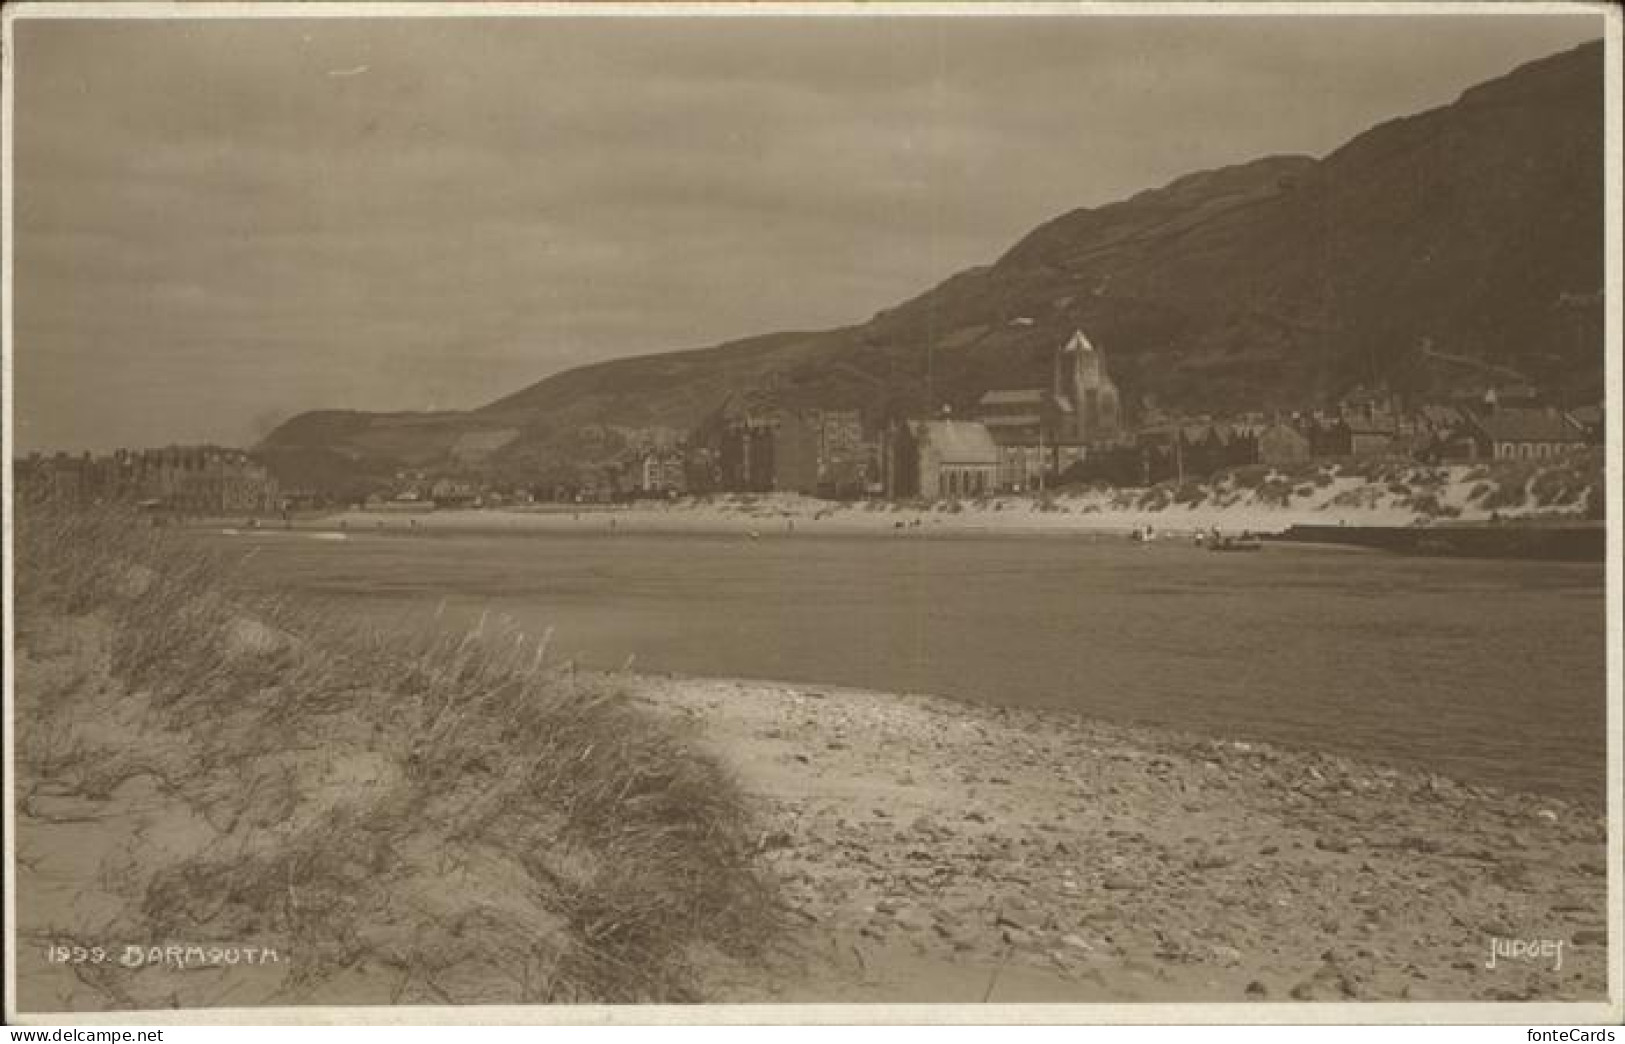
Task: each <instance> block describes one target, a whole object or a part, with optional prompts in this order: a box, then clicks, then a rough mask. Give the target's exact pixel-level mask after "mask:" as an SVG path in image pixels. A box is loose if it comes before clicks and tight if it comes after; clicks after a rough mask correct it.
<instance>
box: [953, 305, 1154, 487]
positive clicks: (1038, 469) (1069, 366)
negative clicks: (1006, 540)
mask: <svg viewBox="0 0 1625 1044" xmlns="http://www.w3.org/2000/svg"><path fill="white" fill-rule="evenodd" d="M976 413H977V419H978V420H979V421H981V422H982V424H984V425H986V427H987V429H988V431H989V432H990V433H991V435H992V437H993V441H994V443H995V444H996V445H997V446H998V451H999V468H998V485H999V487H1000V488H1002V489H1011V490H1024V489H1030V488H1033V487H1035V486H1037V485H1038V484H1039V483H1040V481H1041V477H1042V476H1043V475H1044V474H1060V473H1061V472H1064V471H1065V470H1066V469H1067V468H1069V467H1070V466H1072V465H1073V464H1075V463H1077V462H1078V461H1081V460H1082V459H1083V458H1084V456H1085V454H1086V453H1087V450H1088V447H1089V446H1090V445H1091V444H1096V443H1102V442H1111V441H1113V440H1115V439H1116V438H1117V437H1118V436H1119V435H1120V434H1121V433H1122V428H1123V425H1122V411H1121V406H1120V403H1119V400H1118V393H1117V385H1116V384H1115V383H1114V382H1113V381H1112V379H1111V377H1110V375H1109V374H1108V373H1107V372H1106V356H1105V353H1103V352H1102V351H1101V350H1100V349H1099V348H1097V347H1095V345H1094V344H1093V343H1091V342H1090V340H1089V338H1088V337H1086V336H1085V335H1084V333H1083V331H1082V330H1076V331H1074V332H1073V334H1072V337H1071V339H1070V340H1068V341H1067V342H1066V343H1065V344H1064V345H1062V346H1061V347H1059V348H1058V349H1056V352H1055V364H1054V372H1053V376H1052V378H1051V381H1050V387H1049V388H1048V389H1043V388H1021V389H1013V390H995V391H990V392H988V393H986V394H985V395H983V396H982V398H981V399H980V400H979V401H978V402H977V406H976Z"/></svg>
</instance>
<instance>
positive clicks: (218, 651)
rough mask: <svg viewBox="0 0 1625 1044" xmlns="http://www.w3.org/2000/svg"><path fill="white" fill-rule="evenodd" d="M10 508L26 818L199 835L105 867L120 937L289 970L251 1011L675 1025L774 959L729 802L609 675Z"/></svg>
mask: <svg viewBox="0 0 1625 1044" xmlns="http://www.w3.org/2000/svg"><path fill="white" fill-rule="evenodd" d="M18 509H19V510H18V515H17V519H16V528H15V554H16V566H17V568H16V584H17V587H16V590H17V606H18V625H19V626H18V644H19V648H20V649H21V650H22V651H23V653H24V654H25V655H26V657H27V660H28V669H26V670H22V671H20V672H19V676H18V677H19V681H18V692H17V719H18V720H17V725H18V728H19V744H18V749H19V759H18V761H19V764H18V780H19V788H18V789H19V794H20V795H21V801H20V804H21V806H22V810H23V811H24V813H25V814H26V813H27V812H28V811H29V800H30V796H31V795H37V794H40V793H50V794H54V795H64V794H65V795H72V796H73V797H75V798H76V799H82V800H85V801H92V802H98V801H99V802H109V803H111V804H112V806H113V807H114V808H116V807H117V802H118V801H119V795H120V794H121V793H124V792H125V790H124V788H126V787H127V786H129V785H132V783H133V781H137V780H146V781H147V782H149V783H150V784H151V785H153V786H156V787H157V788H158V790H159V792H160V793H161V794H162V795H163V801H165V802H166V803H169V804H172V805H173V806H174V807H175V808H176V809H177V810H181V809H184V810H185V813H186V814H187V815H189V816H193V817H195V819H196V821H197V822H198V823H199V824H200V825H199V826H198V827H197V828H196V829H195V830H194V831H192V834H191V835H189V838H188V843H186V844H183V845H180V846H175V845H171V846H170V848H169V849H166V850H164V851H163V852H162V854H161V856H160V855H155V854H154V850H144V855H143V856H142V858H140V859H134V860H132V861H131V865H124V866H120V867H117V868H113V869H111V870H110V869H109V868H108V867H103V868H101V869H100V871H99V872H100V873H101V875H102V876H103V877H104V878H106V879H107V880H109V881H112V882H113V884H112V885H111V886H110V887H113V888H115V889H116V890H117V891H118V892H119V894H120V895H121V896H122V898H123V899H124V904H123V907H122V912H121V913H120V914H119V924H118V925H117V931H118V933H119V934H120V935H121V937H127V938H151V939H164V938H175V937H186V938H205V939H216V940H221V941H231V940H242V939H250V938H251V939H258V940H272V941H274V943H275V944H276V945H277V946H278V947H279V949H282V950H283V951H284V952H287V953H290V954H297V960H296V961H291V962H290V963H289V968H288V970H287V973H286V975H285V977H284V978H283V979H281V980H279V982H278V985H277V988H276V991H275V992H274V994H273V995H269V996H266V997H264V998H263V999H262V1000H263V1002H265V1003H300V1002H318V1003H335V1002H350V1003H380V1002H390V1001H395V1002H417V1003H425V1002H427V1003H530V1002H645V1001H668V1002H669V1001H693V1000H701V999H703V982H704V976H703V970H704V967H705V966H706V964H707V963H708V962H711V961H732V960H749V959H752V958H753V957H755V956H757V955H759V954H761V953H763V952H765V950H766V949H767V948H769V947H770V946H771V945H772V944H773V940H774V939H775V936H776V929H777V927H778V926H779V919H778V911H779V909H780V907H779V903H778V901H777V898H776V891H775V887H774V885H773V882H772V881H771V880H770V879H769V878H768V877H766V876H764V875H763V874H761V873H760V872H759V871H758V869H757V866H756V860H755V851H754V846H753V843H752V842H753V839H754V837H755V832H754V831H753V828H752V826H751V822H750V816H749V813H748V809H747V805H746V802H745V800H744V798H743V796H742V794H741V793H740V791H739V790H738V788H737V786H736V785H735V783H734V781H733V780H732V779H731V777H730V776H729V775H728V774H727V773H726V772H725V771H724V770H723V769H722V768H721V767H720V766H719V764H718V763H717V762H716V761H715V760H714V759H713V758H712V757H711V756H709V755H708V754H707V753H706V752H704V751H703V750H702V748H701V747H700V746H699V744H698V737H697V736H695V735H693V734H691V733H690V732H689V731H688V730H687V727H685V726H683V725H681V724H680V723H678V722H676V721H674V720H672V719H670V718H669V717H666V716H660V715H657V714H656V713H655V712H654V711H652V710H650V709H647V708H645V707H644V706H642V705H640V704H638V703H636V702H635V701H634V700H633V699H631V698H630V696H629V694H628V692H627V691H625V690H626V686H627V684H628V679H625V678H617V677H609V676H589V675H584V674H579V675H578V674H577V673H576V672H575V671H573V670H572V669H570V668H569V667H568V666H565V665H558V664H555V663H554V662H553V661H552V660H551V659H550V658H549V656H548V648H547V646H548V636H547V635H529V634H524V633H520V632H518V631H516V630H514V629H512V628H511V627H508V626H505V625H501V624H499V623H497V622H494V621H482V622H481V624H480V625H479V626H478V627H476V628H475V629H473V630H472V631H470V632H468V633H462V634H448V633H445V632H444V631H443V630H441V629H439V628H437V627H435V626H433V624H432V623H431V624H425V625H424V626H423V627H422V628H421V629H420V630H414V631H411V632H409V633H403V632H400V631H396V632H382V631H376V630H367V629H364V628H361V627H359V626H357V625H354V624H352V623H350V622H349V621H347V620H346V619H345V617H344V615H343V614H342V613H341V612H339V611H337V610H336V609H334V608H332V607H328V606H323V605H319V604H312V603H309V602H301V601H297V600H294V599H290V598H288V597H284V596H282V595H279V594H277V593H275V592H268V591H265V590H261V589H254V588H251V587H249V586H248V585H246V584H243V583H240V582H239V581H238V579H237V572H238V571H237V570H236V568H235V566H236V560H235V559H233V558H232V557H230V556H227V555H225V554H222V553H206V552H204V551H202V550H201V549H200V548H199V546H198V544H197V542H196V541H194V540H191V539H188V537H187V536H186V535H185V534H183V533H175V532H170V531H165V530H162V529H155V528H153V527H151V526H150V525H148V524H147V523H146V522H145V520H143V519H141V518H139V517H136V516H133V515H130V514H127V513H125V512H122V511H119V510H64V509H62V508H60V507H57V506H54V505H51V504H48V503H27V502H22V501H19V503H18ZM109 723H117V727H109ZM24 822H25V824H26V822H27V820H26V819H25V820H24ZM21 886H22V888H23V891H24V895H25V897H26V887H27V883H26V881H25V882H21ZM99 974H100V975H101V978H102V979H103V980H105V981H104V982H102V983H101V985H103V986H104V987H105V989H104V992H105V993H106V995H107V997H108V998H109V1003H110V1005H112V1006H118V1005H121V1004H130V1003H142V1002H143V1000H144V998H143V996H142V994H141V993H140V992H139V989H138V987H141V986H142V985H143V983H145V982H146V981H147V980H144V979H140V978H138V977H135V976H126V977H124V978H122V979H121V978H120V973H119V972H118V971H117V970H111V971H108V970H104V971H103V972H101V973H99ZM147 978H148V979H150V978H151V977H150V976H149V977H147ZM259 981H264V980H263V979H262V980H259ZM346 991H352V992H353V994H354V995H352V992H346ZM145 1000H146V1001H148V1002H150V1001H151V1000H152V998H150V997H149V998H145ZM163 1002H165V1003H167V1002H168V999H164V1001H163ZM192 1002H197V1003H207V1002H208V1000H207V998H196V997H194V998H192Z"/></svg>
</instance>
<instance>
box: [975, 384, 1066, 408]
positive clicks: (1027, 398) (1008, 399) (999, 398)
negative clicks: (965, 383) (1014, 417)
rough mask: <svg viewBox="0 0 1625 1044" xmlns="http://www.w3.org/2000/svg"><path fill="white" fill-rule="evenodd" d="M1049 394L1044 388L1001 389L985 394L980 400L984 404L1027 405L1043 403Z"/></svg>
mask: <svg viewBox="0 0 1625 1044" xmlns="http://www.w3.org/2000/svg"><path fill="white" fill-rule="evenodd" d="M1048 395H1049V393H1048V392H1046V391H1044V389H1042V388H1019V389H1000V390H995V391H990V392H987V393H986V394H984V395H983V396H982V397H981V399H980V400H978V402H979V403H980V404H981V405H983V406H1025V405H1027V404H1029V403H1032V404H1035V405H1036V404H1038V403H1042V402H1043V401H1044V399H1045V398H1046V397H1047V396H1048Z"/></svg>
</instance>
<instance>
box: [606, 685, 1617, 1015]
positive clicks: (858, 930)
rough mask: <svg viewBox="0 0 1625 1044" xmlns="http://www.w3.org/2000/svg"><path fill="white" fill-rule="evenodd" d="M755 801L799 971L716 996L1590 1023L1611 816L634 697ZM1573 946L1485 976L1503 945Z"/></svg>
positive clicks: (1000, 736) (1134, 751) (1212, 760)
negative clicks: (1377, 1009) (1496, 1004)
mask: <svg viewBox="0 0 1625 1044" xmlns="http://www.w3.org/2000/svg"><path fill="white" fill-rule="evenodd" d="M638 691H639V693H640V698H641V699H643V700H645V701H647V702H648V703H649V704H650V705H651V706H654V707H657V708H661V709H663V710H664V711H666V712H668V713H671V714H675V715H681V716H683V717H685V718H688V719H691V720H693V721H694V722H696V723H697V724H699V725H700V727H701V729H702V730H703V735H704V736H705V737H706V741H707V742H708V743H709V744H710V746H711V747H712V748H713V749H714V751H715V752H716V754H717V755H718V756H719V757H721V758H722V759H723V760H724V761H725V762H727V763H728V764H729V765H731V766H732V767H733V768H734V770H735V771H736V772H737V773H738V774H739V777H740V779H741V781H742V782H743V784H744V787H745V789H746V790H747V792H749V793H750V794H752V795H754V797H755V798H756V799H757V800H758V801H759V802H760V806H761V814H762V835H761V839H760V842H759V844H760V848H761V850H762V854H763V858H764V859H765V860H766V861H767V862H768V863H769V864H770V866H771V867H772V869H773V871H774V872H775V873H776V874H777V875H778V876H779V877H780V878H781V880H782V881H783V884H784V887H785V889H786V893H787V895H788V897H789V901H790V903H791V905H792V906H793V916H792V920H793V923H794V925H795V927H794V930H793V933H792V935H793V941H794V954H795V956H788V957H786V958H785V959H784V960H783V961H781V962H780V963H778V964H777V965H774V966H772V967H767V968H738V967H722V968H718V969H717V970H716V971H715V973H714V975H713V983H712V988H713V989H714V990H715V991H716V996H717V999H719V1000H736V1001H773V1002H816V1001H832V1000H837V999H839V1000H845V1001H854V1000H862V1001H875V1002H912V1001H920V1002H926V1001H935V1002H950V1001H951V1002H980V1001H995V1002H997V1001H1004V1002H1014V1001H1035V1002H1036V1001H1085V1002H1086V1001H1157V1000H1162V1001H1173V1000H1179V1001H1201V1000H1210V1001H1340V1000H1359V1001H1406V1000H1410V1001H1423V1000H1429V1001H1467V1000H1480V1001H1483V1000H1491V1001H1493V1000H1596V999H1601V998H1602V997H1603V995H1604V990H1605V974H1606V963H1607V961H1606V945H1605V934H1604V908H1605V901H1606V900H1605V893H1606V877H1605V868H1604V860H1605V849H1604V846H1605V837H1606V833H1605V821H1604V817H1603V813H1602V811H1601V810H1600V809H1595V808H1589V807H1586V806H1583V805H1574V804H1566V803H1563V802H1560V801H1555V800H1552V799H1548V798H1543V797H1536V796H1532V795H1526V794H1520V793H1513V792H1503V791H1496V790H1492V789H1485V788H1475V787H1468V786H1465V785H1461V784H1458V783H1455V782H1453V781H1450V780H1447V779H1444V778H1440V777H1436V776H1427V775H1419V774H1414V773H1402V772H1399V771H1395V770H1391V769H1385V768H1379V767H1374V766H1369V765H1362V764H1359V763H1357V762H1352V761H1348V760H1345V759H1340V758H1333V757H1327V756H1322V755H1317V754H1313V753H1302V752H1292V751H1286V750H1281V749H1275V748H1271V747H1268V746H1264V745H1259V744H1247V743H1239V742H1224V741H1214V740H1207V739H1201V738H1196V737H1190V736H1182V735H1179V734H1176V733H1170V732H1162V731H1156V730H1150V729H1144V730H1137V729H1129V728H1121V727H1112V726H1106V725H1101V724H1097V723H1094V722H1091V721H1087V720H1084V719H1081V718H1075V717H1071V716H1068V715H1064V714H1045V713H1039V712H1032V711H1023V710H1008V709H996V708H987V707H978V706H972V705H967V704H962V703H958V702H950V701H945V700H938V699H932V698H927V697H915V696H891V695H883V694H876V693H867V692H860V691H852V690H840V689H830V688H822V687H818V688H815V687H806V686H786V685H776V684H767V683H758V682H745V681H737V682H735V681H715V680H682V679H671V680H662V679H646V680H644V681H642V682H640V683H639V687H638ZM1520 939H1521V940H1541V939H1551V940H1554V941H1556V942H1561V943H1562V960H1561V967H1560V968H1559V967H1556V966H1555V965H1556V962H1555V961H1554V959H1553V958H1551V957H1546V958H1542V959H1538V960H1532V959H1521V960H1512V959H1509V958H1507V957H1505V956H1501V957H1498V958H1496V959H1495V960H1494V962H1493V966H1491V963H1492V961H1491V959H1492V952H1491V946H1492V940H1520Z"/></svg>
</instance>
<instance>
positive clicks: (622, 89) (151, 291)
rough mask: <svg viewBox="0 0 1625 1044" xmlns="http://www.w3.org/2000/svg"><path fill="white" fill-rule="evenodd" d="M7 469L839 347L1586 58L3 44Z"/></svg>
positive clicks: (436, 22)
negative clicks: (1108, 211) (1247, 176)
mask: <svg viewBox="0 0 1625 1044" xmlns="http://www.w3.org/2000/svg"><path fill="white" fill-rule="evenodd" d="M14 28H15V34H16V35H15V43H16V48H15V84H16V94H15V111H16V119H15V125H14V135H15V137H14V144H13V149H14V153H13V154H14V175H15V180H14V184H13V188H14V193H15V195H14V208H15V210H14V213H15V222H14V229H13V230H12V231H13V233H14V240H13V245H14V262H15V272H14V278H15V282H14V302H15V314H14V317H13V318H14V324H15V325H14V340H13V343H12V362H13V365H14V373H15V382H16V383H15V386H14V390H15V395H14V423H15V437H16V448H17V449H18V450H19V451H24V452H26V451H29V450H33V449H44V450H55V449H67V450H70V451H78V450H84V449H88V450H96V451H100V450H106V449H111V448H114V447H118V446H129V447H143V446H159V445H166V444H171V443H197V442H217V443H223V444H227V445H249V444H252V443H253V442H254V441H256V440H257V439H258V438H259V437H261V436H262V435H263V434H265V433H266V432H267V431H268V430H270V428H271V427H273V426H274V425H275V424H276V423H278V422H279V421H281V420H283V419H285V418H286V417H288V416H291V415H293V414H295V413H298V412H301V411H303V410H307V409H315V408H344V409H366V410H424V409H466V408H472V407H477V406H479V405H482V404H484V403H486V402H489V401H491V400H493V399H496V398H498V397H501V396H502V395H505V394H508V393H510V392H513V391H516V390H518V389H520V388H522V387H524V386H526V385H528V384H530V383H532V382H534V381H536V380H538V379H540V378H542V377H544V376H547V375H549V374H552V373H556V372H559V371H562V370H566V369H569V368H572V367H575V366H579V365H582V364H585V363H590V362H595V361H599V360H603V359H609V358H614V357H618V356H625V355H639V354H647V353H651V352H661V351H670V350H676V349H682V348H694V347H703V346H706V345H710V344H715V343H719V342H722V341H726V340H729V339H732V338H737V337H743V336H749V335H752V334H758V333H767V332H770V331H774V330H787V329H821V328H825V327H830V326H839V325H845V324H848V323H853V322H861V321H863V320H865V319H867V318H868V317H869V316H871V315H872V314H873V313H875V312H876V311H878V310H880V309H882V308H886V307H889V306H891V305H893V304H896V303H897V302H899V301H902V300H904V299H906V298H908V297H912V296H913V295H915V294H917V293H919V292H921V291H923V290H925V289H927V288H929V287H930V286H933V285H935V284H936V283H938V282H940V281H941V280H942V279H944V278H946V277H947V276H949V275H951V274H953V273H954V272H955V271H958V270H960V269H963V268H966V267H969V266H972V265H979V264H986V263H990V262H992V261H993V260H995V259H997V257H998V256H999V255H1000V254H1001V253H1003V252H1004V251H1005V250H1006V249H1008V248H1009V247H1010V246H1011V245H1013V244H1014V243H1015V242H1016V241H1017V240H1018V239H1019V238H1020V237H1021V236H1022V235H1023V234H1025V233H1026V232H1028V231H1029V230H1031V229H1032V228H1033V227H1035V226H1036V225H1038V224H1040V223H1042V222H1043V221H1046V220H1048V219H1050V218H1052V217H1055V216H1057V215H1059V214H1061V213H1064V212H1066V211H1068V210H1072V209H1074V208H1077V207H1081V206H1096V205H1100V204H1104V203H1109V202H1112V201H1114V200H1117V199H1121V198H1124V197H1127V196H1129V195H1132V194H1133V193H1135V192H1138V191H1140V190H1143V189H1147V188H1152V187H1155V186H1157V185H1160V184H1164V183H1166V182H1168V181H1170V180H1173V179H1174V178H1176V177H1179V176H1181V175H1183V174H1186V173H1189V172H1191V171H1194V170H1200V169H1206V168H1211V167H1217V166H1223V165H1225V164H1230V163H1237V162H1243V161H1246V160H1249V159H1253V158H1256V157H1259V156H1263V155H1269V154H1277V153H1307V154H1310V155H1317V156H1318V155H1324V154H1325V153H1326V152H1329V151H1331V150H1332V149H1334V148H1336V147H1337V146H1338V145H1340V144H1342V143H1343V142H1345V141H1346V140H1347V139H1349V138H1350V137H1352V136H1353V135H1355V134H1357V133H1359V132H1360V131H1362V130H1365V129H1367V128H1369V127H1371V126H1373V125H1374V124H1377V123H1380V122H1382V121H1384V120H1387V119H1390V118H1393V117H1396V116H1403V115H1408V114H1411V113H1413V112H1417V111H1420V110H1422V109H1426V108H1431V107H1433V106H1437V105H1442V104H1446V103H1448V102H1450V101H1452V100H1453V99H1454V98H1455V97H1456V96H1457V95H1458V94H1459V93H1460V92H1461V91H1462V90H1463V89H1465V88H1467V87H1469V86H1471V85H1473V84H1475V83H1478V82H1481V81H1483V80H1485V79H1489V78H1492V77H1495V76H1498V75H1501V74H1503V73H1505V72H1508V71H1510V70H1511V69H1512V68H1513V67H1515V66H1517V65H1519V64H1521V63H1523V62H1525V61H1528V60H1530V59H1533V58H1537V57H1541V56H1544V55H1547V54H1550V53H1553V52H1556V51H1560V50H1565V49H1567V48H1569V47H1572V46H1574V45H1575V44H1577V43H1580V42H1582V41H1584V40H1589V39H1594V38H1596V37H1599V36H1600V35H1601V32H1602V24H1601V17H1600V15H1597V14H1595V13H1576V14H1569V15H1563V16H1545V15H1542V16H1533V15H1527V14H1519V15H1512V14H1508V15H1504V16H1503V15H1497V16H1487V15H1472V16H1461V15H1455V16H1450V17H1417V16H1409V17H1403V18H1401V17H1386V18H1378V17H1368V18H1359V19H1355V18H1348V17H1337V18H1332V17H1324V16H1322V17H1282V16H1276V17H1271V18H1261V17H1249V18H1240V17H1215V16H1203V17H1145V16H1134V17H1127V16H1115V17H1100V16H1070V17H1047V18H1033V17H1013V16H1008V15H1006V16H999V17H957V18H941V17H929V18H927V17H917V16H916V17H873V16H869V17H844V18H837V17H832V16H821V17H817V18H813V17H805V16H803V17H782V16H781V17H762V16H751V17H738V16H736V17H727V18H694V17H685V18H677V17H661V18H653V17H636V18H624V17H623V18H605V17H598V18H585V17H571V18H559V17H549V18H501V19H497V18H457V19H444V18H438V19H421V18H417V19H414V18H394V19H385V18H355V19H287V18H278V19H264V18H261V19H231V20H208V19H186V20H161V21H135V20H107V19H102V20H79V21H73V20H66V19H21V20H18V21H17V22H16V23H15V25H14Z"/></svg>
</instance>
